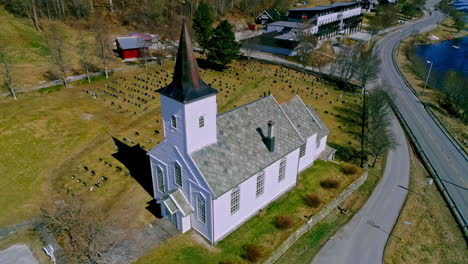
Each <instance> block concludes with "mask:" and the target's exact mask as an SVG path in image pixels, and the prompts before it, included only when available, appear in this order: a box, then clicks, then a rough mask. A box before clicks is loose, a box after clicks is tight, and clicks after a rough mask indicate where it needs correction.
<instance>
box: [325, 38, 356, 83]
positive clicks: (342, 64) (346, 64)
mask: <svg viewBox="0 0 468 264" xmlns="http://www.w3.org/2000/svg"><path fill="white" fill-rule="evenodd" d="M359 50H360V47H359V46H358V45H355V46H344V47H342V48H341V50H340V51H339V52H338V54H336V56H335V60H333V62H332V63H331V66H330V72H329V73H330V75H335V76H336V77H337V78H338V79H339V80H340V81H342V82H343V84H345V85H348V84H349V82H350V80H351V78H353V77H354V76H355V74H356V71H357V68H358V67H357V66H358V63H359V60H358V58H359Z"/></svg>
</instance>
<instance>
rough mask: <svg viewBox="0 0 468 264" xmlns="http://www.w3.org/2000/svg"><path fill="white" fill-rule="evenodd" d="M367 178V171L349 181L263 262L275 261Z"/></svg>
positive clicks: (271, 262)
mask: <svg viewBox="0 0 468 264" xmlns="http://www.w3.org/2000/svg"><path fill="white" fill-rule="evenodd" d="M366 180H367V172H366V173H364V174H363V175H362V176H361V177H359V179H357V180H356V181H354V182H353V183H351V185H349V186H348V188H346V189H345V190H344V191H343V192H342V193H341V194H340V195H339V196H338V197H336V198H335V199H334V200H333V201H331V202H330V203H329V204H327V205H326V206H325V207H324V208H323V209H322V210H321V211H320V212H319V213H317V214H316V215H314V216H312V217H311V218H310V219H309V221H307V223H305V224H304V225H302V226H301V227H300V228H298V229H297V230H296V231H295V232H294V233H292V234H291V236H289V237H288V239H286V240H285V241H284V242H283V243H282V244H281V245H280V246H279V247H278V248H277V249H276V250H275V251H274V252H273V253H272V254H271V256H270V257H269V258H268V259H267V260H266V261H265V262H264V263H265V264H273V263H275V262H276V261H277V260H278V259H279V258H280V257H281V256H282V255H283V254H284V253H285V252H286V251H287V250H288V249H289V248H290V247H291V246H292V245H293V244H294V243H295V242H296V241H297V240H298V239H299V238H300V237H301V236H302V235H304V234H305V233H306V232H307V231H309V230H310V229H312V227H314V226H315V225H316V224H317V223H319V222H320V221H321V220H322V219H323V218H325V217H326V216H327V215H329V214H330V213H331V212H332V210H333V209H335V208H336V207H337V206H338V205H339V204H340V203H342V202H343V201H345V200H346V199H348V197H349V196H351V194H353V193H354V192H355V191H356V190H357V189H358V188H359V187H360V186H361V185H362V184H363V183H364V182H365V181H366Z"/></svg>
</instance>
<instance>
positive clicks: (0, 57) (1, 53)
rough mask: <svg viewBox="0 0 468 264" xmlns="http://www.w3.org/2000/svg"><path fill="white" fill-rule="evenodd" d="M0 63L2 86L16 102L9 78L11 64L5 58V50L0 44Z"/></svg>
mask: <svg viewBox="0 0 468 264" xmlns="http://www.w3.org/2000/svg"><path fill="white" fill-rule="evenodd" d="M0 63H1V64H3V71H4V74H3V86H4V88H5V89H6V90H8V92H10V94H11V96H13V98H14V99H15V100H16V92H15V89H14V88H13V82H12V77H11V64H10V61H9V60H8V57H7V51H6V48H5V47H4V46H3V45H1V44H0Z"/></svg>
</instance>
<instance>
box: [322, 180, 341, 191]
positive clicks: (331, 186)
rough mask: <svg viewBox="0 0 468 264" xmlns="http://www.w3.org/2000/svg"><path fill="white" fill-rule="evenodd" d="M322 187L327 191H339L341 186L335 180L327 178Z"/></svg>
mask: <svg viewBox="0 0 468 264" xmlns="http://www.w3.org/2000/svg"><path fill="white" fill-rule="evenodd" d="M320 186H322V187H323V188H326V189H337V188H338V187H339V186H340V182H339V181H338V180H335V179H330V178H327V179H325V180H321V181H320Z"/></svg>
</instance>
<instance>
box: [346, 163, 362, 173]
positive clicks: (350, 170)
mask: <svg viewBox="0 0 468 264" xmlns="http://www.w3.org/2000/svg"><path fill="white" fill-rule="evenodd" d="M342 168H343V173H344V174H355V173H357V172H358V167H357V166H356V165H353V164H349V163H345V164H343V166H342Z"/></svg>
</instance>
